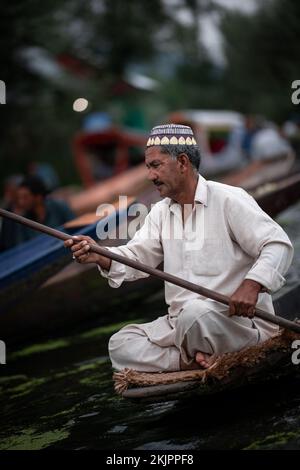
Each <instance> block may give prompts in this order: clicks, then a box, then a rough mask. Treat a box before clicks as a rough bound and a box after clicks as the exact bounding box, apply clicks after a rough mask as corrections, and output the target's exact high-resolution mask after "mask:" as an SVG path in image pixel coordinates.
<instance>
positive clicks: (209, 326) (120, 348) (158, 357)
mask: <svg viewBox="0 0 300 470" xmlns="http://www.w3.org/2000/svg"><path fill="white" fill-rule="evenodd" d="M277 331H278V327H277V326H276V325H272V324H270V323H267V322H265V321H264V320H261V319H259V318H257V317H254V319H250V318H247V317H240V316H233V317H229V316H228V307H227V306H224V305H222V304H219V303H217V302H214V301H211V300H201V299H194V300H191V301H189V302H187V303H186V305H185V307H184V308H183V309H182V310H181V312H180V313H179V315H178V316H176V317H173V318H172V317H170V316H169V315H164V316H162V317H159V318H157V319H156V320H154V321H152V322H149V323H143V324H131V325H127V326H125V327H124V328H122V329H121V330H120V331H118V332H117V333H115V334H114V335H113V336H112V337H111V338H110V341H109V355H110V359H111V362H112V366H113V368H114V369H116V370H121V369H124V368H131V369H135V370H137V371H140V372H162V371H164V372H167V371H169V372H171V371H178V370H180V358H181V359H182V360H183V361H184V362H185V363H186V364H190V363H191V362H193V360H194V358H195V354H196V352H198V351H201V352H204V353H208V354H215V355H217V356H219V355H220V354H223V353H227V352H234V351H240V350H241V349H243V348H246V347H249V346H253V345H255V344H258V343H261V342H263V341H265V340H267V339H268V338H270V337H271V336H273V335H274V334H276V333H277Z"/></svg>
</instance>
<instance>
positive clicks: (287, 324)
mask: <svg viewBox="0 0 300 470" xmlns="http://www.w3.org/2000/svg"><path fill="white" fill-rule="evenodd" d="M0 216H2V217H6V218H8V219H11V220H14V221H15V222H18V223H21V224H23V225H26V226H27V227H30V228H32V229H34V230H38V231H39V232H43V233H46V234H47V235H51V236H52V237H56V238H59V239H60V240H63V241H65V240H69V239H70V238H72V239H73V240H74V241H77V240H76V238H74V237H73V236H71V235H68V234H66V233H64V232H61V231H59V230H56V229H54V228H50V227H47V226H46V225H43V224H40V223H38V222H34V221H33V220H29V219H27V218H25V217H22V216H20V215H17V214H14V213H13V212H9V211H6V210H4V209H0ZM90 247H91V251H93V252H94V253H98V254H99V255H102V256H106V257H107V258H110V259H112V260H114V261H117V262H118V263H122V264H125V265H127V266H130V267H131V268H134V269H137V270H139V271H142V272H144V273H147V274H150V275H152V276H156V277H158V278H159V279H161V280H162V281H165V282H170V283H172V284H175V285H176V286H179V287H183V288H184V289H187V290H190V291H191V292H195V293H196V294H199V295H202V296H204V297H207V298H209V299H212V300H216V301H217V302H220V303H222V304H225V305H229V302H230V299H229V297H227V296H226V295H223V294H219V293H218V292H215V291H212V290H210V289H206V288H205V287H202V286H198V285H197V284H194V283H192V282H188V281H185V280H184V279H180V278H179V277H176V276H173V275H172V274H168V273H165V272H163V271H160V270H159V269H156V268H151V267H150V266H147V265H145V264H143V263H140V262H139V261H134V260H131V259H129V258H126V257H125V256H121V255H118V254H116V253H113V252H111V251H109V250H107V249H106V248H102V247H100V246H99V245H97V244H96V243H95V244H92V245H90ZM255 315H256V316H257V317H259V318H262V319H263V320H267V321H269V322H271V323H275V324H276V325H279V326H281V327H283V328H286V329H288V330H292V331H295V332H296V333H300V324H297V323H296V322H293V321H290V320H286V319H285V318H282V317H278V316H275V315H272V314H271V313H268V312H265V311H264V310H260V309H258V308H257V309H255Z"/></svg>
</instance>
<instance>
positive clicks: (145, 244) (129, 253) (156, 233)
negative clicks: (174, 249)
mask: <svg viewBox="0 0 300 470" xmlns="http://www.w3.org/2000/svg"><path fill="white" fill-rule="evenodd" d="M159 225H160V214H159V208H158V206H154V207H153V209H152V210H151V212H150V213H149V214H148V215H147V217H146V218H145V221H144V224H143V226H142V227H141V228H140V230H138V231H137V232H136V233H135V235H134V237H133V238H132V239H131V240H130V241H129V242H128V243H127V245H125V246H120V247H116V248H114V247H113V248H108V249H109V250H110V251H113V252H114V253H117V254H119V255H122V256H125V257H127V258H130V259H132V260H135V261H139V262H140V263H143V264H146V265H147V266H151V267H153V268H156V267H157V266H158V265H159V264H160V263H161V262H162V261H163V248H162V245H161V234H160V227H159ZM99 271H100V273H101V274H102V276H103V277H105V278H107V279H108V283H109V285H110V287H115V288H117V287H120V285H121V284H122V282H123V281H136V280H137V279H141V278H145V277H148V276H149V274H146V273H143V272H142V271H138V270H136V269H133V268H131V267H130V266H125V265H124V264H121V263H118V262H116V261H112V262H111V266H110V270H109V271H106V270H104V269H102V268H101V267H100V266H99Z"/></svg>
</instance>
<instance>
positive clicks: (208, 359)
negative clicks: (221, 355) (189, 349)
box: [195, 351, 216, 369]
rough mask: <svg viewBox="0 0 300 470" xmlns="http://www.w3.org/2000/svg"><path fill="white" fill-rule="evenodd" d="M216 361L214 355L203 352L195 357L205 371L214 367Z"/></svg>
mask: <svg viewBox="0 0 300 470" xmlns="http://www.w3.org/2000/svg"><path fill="white" fill-rule="evenodd" d="M215 360H216V358H215V356H214V355H211V354H207V353H203V352H201V351H198V352H197V353H196V356H195V362H196V363H197V364H199V366H200V367H202V368H203V369H208V368H209V367H210V366H212V365H213V363H214V362H215Z"/></svg>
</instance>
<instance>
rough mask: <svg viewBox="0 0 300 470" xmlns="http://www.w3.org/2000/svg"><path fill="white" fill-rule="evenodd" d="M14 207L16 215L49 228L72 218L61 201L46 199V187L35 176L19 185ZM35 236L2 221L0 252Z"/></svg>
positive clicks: (27, 229) (24, 227)
mask: <svg viewBox="0 0 300 470" xmlns="http://www.w3.org/2000/svg"><path fill="white" fill-rule="evenodd" d="M15 207H17V208H18V214H21V215H24V216H25V217H28V218H29V219H32V220H36V221H37V222H41V223H43V224H45V225H48V226H49V227H57V226H59V225H62V224H64V223H65V222H67V221H68V220H71V219H72V218H73V217H74V215H73V212H72V211H71V209H70V208H69V207H68V206H67V204H65V203H64V202H63V201H57V200H54V199H50V198H48V197H47V190H46V187H45V185H44V183H43V181H42V180H41V179H40V178H39V177H37V176H28V177H27V178H23V180H22V181H21V182H20V183H19V185H18V187H17V190H16V198H15ZM37 235H38V232H36V231H35V230H31V229H29V228H28V227H26V226H24V225H19V224H16V223H15V222H13V221H11V220H9V219H4V220H3V224H2V227H1V232H0V251H3V250H7V249H9V248H13V247H14V246H16V245H19V244H20V243H23V242H25V241H27V240H30V239H31V238H34V237H36V236H37Z"/></svg>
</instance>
